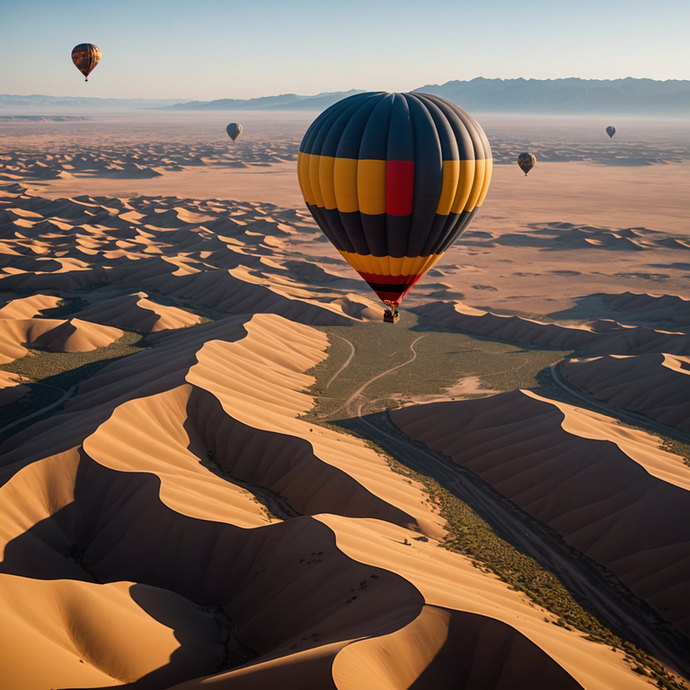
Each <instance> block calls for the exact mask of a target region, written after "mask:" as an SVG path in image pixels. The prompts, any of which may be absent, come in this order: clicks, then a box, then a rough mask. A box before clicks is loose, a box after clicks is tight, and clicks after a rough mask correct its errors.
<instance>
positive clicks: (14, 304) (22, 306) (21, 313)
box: [0, 294, 61, 319]
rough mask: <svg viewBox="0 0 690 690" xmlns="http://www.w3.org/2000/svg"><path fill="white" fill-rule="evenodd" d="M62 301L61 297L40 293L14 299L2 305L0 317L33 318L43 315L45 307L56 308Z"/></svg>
mask: <svg viewBox="0 0 690 690" xmlns="http://www.w3.org/2000/svg"><path fill="white" fill-rule="evenodd" d="M60 302H61V300H60V298H59V297H55V296H54V295H40V294H39V295H32V296H31V297H22V298H20V299H13V300H10V301H8V302H6V303H5V305H4V306H3V307H0V319H32V318H33V317H34V316H41V312H42V311H43V310H45V309H54V308H55V307H57V306H58V305H59V304H60Z"/></svg>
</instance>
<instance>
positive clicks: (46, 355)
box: [0, 332, 150, 383]
mask: <svg viewBox="0 0 690 690" xmlns="http://www.w3.org/2000/svg"><path fill="white" fill-rule="evenodd" d="M148 347H150V346H149V344H148V343H147V342H146V341H145V340H144V338H142V337H141V335H139V334H138V333H130V332H125V334H124V335H123V336H122V337H121V338H119V339H118V340H116V341H115V342H114V343H111V344H110V345H107V346H106V347H99V348H96V349H95V350H90V351H89V352H48V351H47V350H39V349H36V348H30V349H29V351H28V352H27V354H26V355H24V357H22V358H21V359H15V360H14V361H13V362H8V363H6V364H0V369H2V370H3V371H10V372H12V373H14V374H18V376H19V377H21V379H22V382H23V383H28V382H31V383H35V382H38V381H43V380H45V379H48V378H52V377H55V376H58V375H59V374H64V373H66V372H70V371H74V370H76V369H79V368H81V367H83V366H84V365H86V364H92V363H94V362H101V361H103V360H112V359H116V358H117V357H124V356H126V355H131V354H133V353H134V352H139V351H140V350H143V349H146V348H148Z"/></svg>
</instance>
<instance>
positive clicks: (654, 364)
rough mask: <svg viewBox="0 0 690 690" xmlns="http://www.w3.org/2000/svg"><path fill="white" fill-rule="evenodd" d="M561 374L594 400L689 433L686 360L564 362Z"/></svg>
mask: <svg viewBox="0 0 690 690" xmlns="http://www.w3.org/2000/svg"><path fill="white" fill-rule="evenodd" d="M561 371H562V372H563V375H564V376H565V377H566V378H567V379H568V381H570V383H572V384H573V385H575V386H577V387H578V388H581V389H582V390H584V391H587V392H588V393H591V394H592V395H593V396H594V397H595V398H596V399H597V400H603V401H604V402H607V403H608V404H609V405H613V406H615V407H622V408H625V409H627V410H634V411H636V412H642V413H643V414H646V415H648V416H650V417H652V418H653V419H656V420H658V421H660V422H663V423H664V424H668V425H669V426H675V427H678V428H679V429H681V430H683V431H690V358H689V357H677V356H674V355H668V354H663V353H660V354H656V353H655V354H649V355H638V356H636V357H621V356H615V355H611V356H605V357H597V358H595V359H582V360H567V361H566V362H565V363H564V364H563V366H562V369H561Z"/></svg>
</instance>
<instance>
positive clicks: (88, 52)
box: [72, 43, 101, 81]
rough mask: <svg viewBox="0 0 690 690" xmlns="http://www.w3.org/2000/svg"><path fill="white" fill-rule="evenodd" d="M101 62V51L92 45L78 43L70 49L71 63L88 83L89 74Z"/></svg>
mask: <svg viewBox="0 0 690 690" xmlns="http://www.w3.org/2000/svg"><path fill="white" fill-rule="evenodd" d="M100 61H101V49H100V48H99V47H98V46H96V45H94V44H93V43H80V44H79V45H78V46H75V47H74V48H72V62H73V63H74V65H75V66H76V68H77V69H78V70H79V71H80V72H81V73H82V74H83V75H84V76H85V77H86V79H85V80H84V81H89V74H91V72H93V70H94V68H95V67H96V65H97V64H98V63H99V62H100Z"/></svg>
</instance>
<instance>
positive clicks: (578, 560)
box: [328, 336, 690, 678]
mask: <svg viewBox="0 0 690 690" xmlns="http://www.w3.org/2000/svg"><path fill="white" fill-rule="evenodd" d="M422 337H424V336H420V337H419V338H417V339H416V340H415V341H414V342H413V343H412V344H411V345H410V350H411V352H412V357H411V358H410V359H408V360H407V361H406V362H404V363H403V364H399V365H397V366H395V367H391V368H390V369H387V370H386V371H383V372H381V373H380V374H377V375H376V376H373V377H372V378H371V379H369V380H368V381H367V382H366V383H364V385H362V386H361V387H360V388H359V389H358V390H357V391H355V393H353V394H352V395H351V396H350V397H349V398H348V400H347V401H346V402H345V403H344V404H343V405H341V406H340V408H338V410H336V412H339V411H341V410H343V409H347V411H348V412H349V413H350V414H351V415H352V417H351V418H350V419H348V420H346V421H345V422H342V421H341V422H340V423H341V424H342V425H344V426H346V427H347V428H349V429H351V430H353V431H356V432H357V433H359V434H360V435H361V436H362V437H364V438H367V439H370V440H372V441H374V442H375V443H377V444H378V445H379V446H380V447H381V448H382V449H383V450H384V451H386V452H387V453H388V454H390V455H391V456H393V457H394V458H396V459H397V460H398V461H400V462H402V463H403V464H404V465H406V466H407V467H410V468H411V469H413V470H415V471H418V472H421V473H423V474H426V475H429V476H432V477H433V478H434V479H436V480H437V481H438V482H439V484H441V485H442V486H443V487H444V488H445V489H447V490H448V491H450V492H451V493H452V494H453V495H455V496H456V497H457V498H459V499H460V500H462V501H464V502H465V503H466V504H467V505H469V506H470V507H471V508H472V509H473V510H474V511H475V512H477V513H478V514H479V515H480V516H481V517H482V518H483V519H484V520H486V522H488V523H489V524H490V525H491V526H492V527H493V528H494V529H495V530H496V532H497V533H498V534H499V535H500V536H501V537H503V538H504V539H506V540H507V541H509V542H510V543H512V544H513V545H515V546H516V547H517V548H518V549H519V550H520V551H522V552H523V553H525V554H526V555H528V556H531V557H532V558H534V559H535V560H536V561H537V562H539V563H540V564H541V565H542V566H543V567H545V568H546V569H548V570H550V571H551V572H553V573H555V574H556V576H557V577H558V578H559V579H560V580H561V582H562V583H563V584H564V585H565V587H566V588H567V589H568V590H569V591H570V592H571V593H572V594H573V595H574V596H575V598H576V599H578V600H579V601H581V602H586V604H587V608H588V609H589V610H590V611H591V612H592V613H594V614H595V615H596V616H597V618H598V619H599V620H600V621H601V622H602V623H603V624H604V625H605V626H607V627H608V628H610V629H611V630H613V631H615V632H617V633H618V634H620V635H621V636H622V637H624V638H626V639H628V640H630V641H631V642H632V643H634V644H635V645H636V646H637V647H639V648H640V649H643V650H644V651H646V652H647V653H648V654H650V655H651V656H653V657H655V658H656V659H657V660H658V661H660V662H661V663H662V664H664V665H665V666H667V667H668V668H669V669H671V670H673V671H675V672H676V673H679V674H680V675H682V676H684V677H685V678H690V659H689V658H688V644H687V640H686V639H685V638H684V637H683V636H682V635H680V634H679V633H677V632H676V631H675V630H674V629H673V627H672V626H671V625H670V624H669V623H667V622H665V621H664V620H663V619H662V618H661V617H660V616H659V615H658V614H657V613H656V612H655V611H653V610H652V609H651V607H649V606H648V605H647V604H646V603H645V602H643V601H642V600H640V599H639V598H637V597H636V596H635V595H634V594H633V593H632V592H630V590H629V589H627V587H625V586H624V585H623V584H622V583H620V582H619V581H618V579H617V578H616V577H615V576H614V575H613V574H612V573H611V572H610V571H608V570H607V569H605V568H603V567H601V566H600V565H598V564H597V563H595V562H594V561H592V560H591V559H589V558H588V557H586V556H585V555H584V554H582V553H581V552H579V551H578V550H577V549H575V548H573V547H572V546H570V545H569V544H567V543H566V542H565V540H564V539H563V538H562V537H560V535H558V534H557V533H556V532H554V531H553V530H551V529H550V528H549V527H547V526H546V525H544V524H543V523H541V522H539V521H538V520H536V519H535V518H533V517H532V516H530V515H528V514H527V513H525V512H524V511H522V510H521V509H520V508H518V507H517V506H516V505H514V504H513V503H512V502H511V501H509V500H508V499H507V498H506V497H505V496H503V495H502V494H500V493H499V492H498V491H496V490H495V489H494V488H493V487H492V486H491V485H490V484H488V483H487V482H485V481H484V480H483V479H481V478H480V477H479V476H477V475H475V474H474V473H472V472H470V471H469V470H467V469H465V468H464V467H462V466H460V465H456V464H454V463H452V462H451V461H450V460H449V458H447V457H446V456H444V455H443V454H441V453H438V452H436V451H434V450H432V449H430V448H429V447H428V446H426V445H424V444H422V443H419V442H417V441H414V440H413V439H411V438H409V437H408V436H406V435H405V434H403V433H402V432H401V431H400V430H399V429H398V428H397V427H396V426H395V424H394V423H393V421H392V420H391V418H390V415H389V414H388V412H379V413H373V414H367V413H366V409H367V406H368V405H370V404H371V403H372V402H374V401H372V400H368V399H367V398H366V397H365V396H364V395H363V393H364V391H365V390H366V388H367V387H368V386H369V385H370V384H371V383H373V382H374V381H376V380H378V379H380V378H382V377H383V376H386V375H387V374H390V373H392V372H393V371H396V370H398V369H400V368H402V367H404V366H407V365H408V364H411V363H412V362H414V360H415V359H416V357H417V353H416V351H415V349H414V346H415V344H416V343H417V342H418V341H419V340H420V339H421V338H422ZM342 340H345V341H346V342H348V343H349V344H350V347H351V353H350V356H349V358H348V360H347V362H346V363H345V364H344V365H343V366H342V367H341V368H340V369H339V370H338V372H336V374H335V375H334V376H333V377H332V378H331V380H330V381H329V385H330V384H331V383H332V382H333V381H334V380H335V379H336V377H337V376H338V375H340V374H341V373H342V371H344V370H345V369H346V368H347V366H348V365H349V364H350V362H351V361H352V358H353V356H354V354H355V347H354V345H353V344H352V343H351V342H350V341H348V340H346V339H345V338H342ZM552 375H553V376H554V378H555V379H556V381H557V382H558V379H557V378H556V374H555V373H554V370H553V369H552ZM567 390H568V392H572V391H571V390H570V388H567ZM580 397H583V396H580ZM585 401H586V402H588V403H589V402H590V401H589V400H587V399H585ZM336 412H331V413H330V414H329V415H328V416H329V417H330V416H332V415H334V414H336ZM607 412H608V414H611V409H610V408H609V409H608V410H607Z"/></svg>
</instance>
